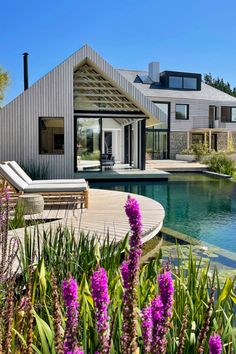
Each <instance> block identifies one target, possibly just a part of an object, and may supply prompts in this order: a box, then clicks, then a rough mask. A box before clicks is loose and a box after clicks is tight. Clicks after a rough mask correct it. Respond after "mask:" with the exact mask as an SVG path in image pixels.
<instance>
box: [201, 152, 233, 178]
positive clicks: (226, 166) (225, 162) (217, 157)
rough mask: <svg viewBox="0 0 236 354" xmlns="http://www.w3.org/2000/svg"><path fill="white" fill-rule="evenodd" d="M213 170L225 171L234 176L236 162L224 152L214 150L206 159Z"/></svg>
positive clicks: (224, 172)
mask: <svg viewBox="0 0 236 354" xmlns="http://www.w3.org/2000/svg"><path fill="white" fill-rule="evenodd" d="M205 162H206V163H207V165H208V168H209V170H210V171H212V172H217V173H223V174H226V175H230V176H232V175H233V173H234V170H235V163H234V161H233V160H231V159H230V158H229V157H228V156H227V155H226V154H225V153H223V152H214V153H212V154H211V155H210V157H209V158H208V159H207V160H206V161H205Z"/></svg>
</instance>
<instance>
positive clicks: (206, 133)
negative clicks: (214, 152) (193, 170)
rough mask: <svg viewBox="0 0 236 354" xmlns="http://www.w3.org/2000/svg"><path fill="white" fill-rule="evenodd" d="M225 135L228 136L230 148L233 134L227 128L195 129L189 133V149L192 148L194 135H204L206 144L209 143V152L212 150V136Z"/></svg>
mask: <svg viewBox="0 0 236 354" xmlns="http://www.w3.org/2000/svg"><path fill="white" fill-rule="evenodd" d="M217 133H225V134H227V146H229V141H230V137H231V136H232V133H231V132H230V131H229V130H227V129H225V128H194V129H192V130H190V131H188V132H187V149H189V148H190V145H191V142H192V135H193V134H203V136H204V144H207V143H208V146H209V150H211V136H212V134H217Z"/></svg>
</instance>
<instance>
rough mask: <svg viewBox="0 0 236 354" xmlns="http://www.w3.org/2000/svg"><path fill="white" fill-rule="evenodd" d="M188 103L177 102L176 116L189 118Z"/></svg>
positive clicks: (184, 118) (177, 117)
mask: <svg viewBox="0 0 236 354" xmlns="http://www.w3.org/2000/svg"><path fill="white" fill-rule="evenodd" d="M188 113H189V107H188V104H177V105H176V106H175V118H176V119H183V120H187V119H188V118H189V114H188Z"/></svg>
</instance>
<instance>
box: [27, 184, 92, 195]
mask: <svg viewBox="0 0 236 354" xmlns="http://www.w3.org/2000/svg"><path fill="white" fill-rule="evenodd" d="M87 188H88V184H87V183H77V184H66V183H64V184H60V183H58V184H50V183H49V184H46V183H45V184H31V185H28V186H27V187H26V188H25V189H24V192H26V193H37V192H39V193H44V192H45V193H50V192H72V193H71V194H73V192H82V191H85V190H86V189H87Z"/></svg>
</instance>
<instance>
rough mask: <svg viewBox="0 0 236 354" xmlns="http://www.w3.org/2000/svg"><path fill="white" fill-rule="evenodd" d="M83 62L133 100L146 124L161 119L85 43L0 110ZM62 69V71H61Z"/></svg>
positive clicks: (147, 100) (143, 99) (128, 83)
mask: <svg viewBox="0 0 236 354" xmlns="http://www.w3.org/2000/svg"><path fill="white" fill-rule="evenodd" d="M85 62H87V63H89V64H90V65H91V66H93V67H94V68H95V69H96V70H97V71H98V72H99V73H100V74H101V75H104V77H106V78H107V79H108V80H109V81H110V82H111V83H112V84H113V85H115V86H116V87H117V88H118V89H119V90H120V91H121V92H122V93H124V94H125V95H126V96H127V98H129V99H130V100H131V101H133V102H134V104H135V105H136V106H137V107H138V108H139V109H140V110H141V111H142V112H143V113H145V115H146V116H147V117H148V125H153V124H157V123H158V122H159V121H162V117H161V114H160V111H159V109H158V107H157V106H156V105H155V104H154V103H153V102H152V101H151V100H150V99H149V98H148V97H146V96H145V95H144V94H143V93H142V92H141V91H140V90H139V88H137V87H135V85H133V83H131V82H130V81H129V80H127V79H126V78H125V77H124V76H123V75H122V74H121V73H120V72H119V71H118V70H117V69H115V68H113V67H112V66H111V65H110V64H109V63H108V62H107V61H105V60H104V59H103V58H102V57H101V56H100V55H99V54H98V53H96V52H95V51H94V50H93V49H92V48H91V47H89V46H88V45H87V44H86V45H84V46H83V47H82V48H81V49H79V50H78V51H76V52H75V53H74V54H72V55H71V56H70V57H68V58H67V59H66V60H65V61H63V62H62V63H61V64H59V65H58V66H56V67H55V68H54V69H52V70H51V71H50V72H49V73H48V74H46V75H45V76H43V77H42V78H41V79H39V80H38V81H37V82H35V83H34V84H33V85H32V86H30V87H29V88H28V89H27V90H26V91H24V92H22V93H21V94H20V95H19V96H17V97H16V98H15V99H14V100H13V101H11V102H10V103H8V104H7V105H6V106H4V107H3V109H2V110H1V111H3V110H4V109H8V107H9V106H11V104H12V103H13V102H14V101H15V100H24V96H26V95H30V94H31V91H33V92H34V88H35V86H37V85H40V83H41V81H42V80H43V81H44V82H47V80H50V79H53V77H55V76H56V75H63V74H65V71H66V72H67V73H68V72H70V75H72V78H73V71H74V69H75V68H76V67H79V66H81V65H83V64H84V63H85ZM65 68H66V70H65ZM63 69H64V72H63V73H62V71H63ZM71 71H72V72H71ZM65 80H71V77H65ZM71 84H73V83H71Z"/></svg>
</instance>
